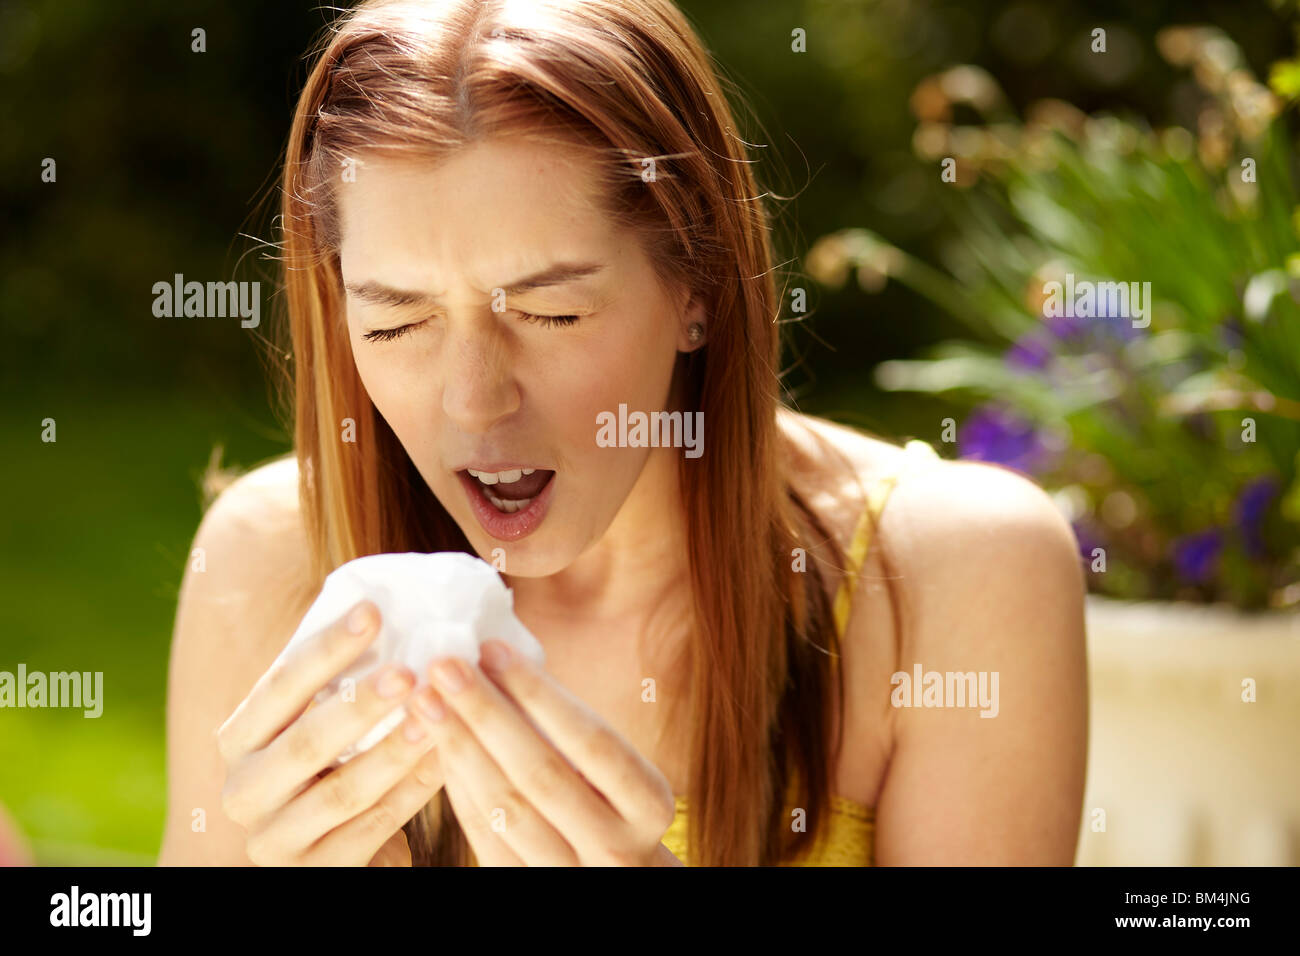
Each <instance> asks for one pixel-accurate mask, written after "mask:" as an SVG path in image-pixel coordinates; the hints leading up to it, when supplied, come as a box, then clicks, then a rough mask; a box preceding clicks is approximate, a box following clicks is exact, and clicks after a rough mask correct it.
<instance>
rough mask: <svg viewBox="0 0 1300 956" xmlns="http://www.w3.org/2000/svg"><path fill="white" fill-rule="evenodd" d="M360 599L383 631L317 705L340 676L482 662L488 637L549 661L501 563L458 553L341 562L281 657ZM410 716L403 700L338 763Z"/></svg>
mask: <svg viewBox="0 0 1300 956" xmlns="http://www.w3.org/2000/svg"><path fill="white" fill-rule="evenodd" d="M362 600H370V601H373V602H374V603H375V605H376V606H377V607H378V608H379V613H380V616H381V618H382V623H381V625H380V629H379V635H378V636H377V637H376V638H375V639H374V640H373V641H372V642H371V644H370V645H369V647H367V648H366V651H365V653H364V654H362V655H361V656H360V657H359V658H358V659H357V660H356V662H355V663H354V664H352V666H350V667H349V668H347V669H346V670H344V671H342V672H340V673H339V674H338V675H337V676H336V677H335V678H334V679H333V680H332V681H330V683H329V684H327V685H326V686H325V687H323V688H322V689H321V690H320V692H319V693H317V695H316V698H315V701H316V703H318V704H319V703H323V702H324V701H325V700H326V699H328V698H329V697H331V696H333V695H334V694H335V693H337V692H338V690H339V688H340V687H341V686H342V683H343V681H345V680H348V679H351V680H352V681H354V684H353V686H354V687H355V686H356V685H357V684H359V683H360V682H361V681H362V680H364V679H365V677H366V675H368V674H370V673H373V672H374V671H376V670H378V669H379V668H380V667H383V666H384V665H386V664H390V663H400V664H404V665H406V666H407V667H409V668H411V670H413V671H414V672H415V675H416V678H417V680H419V681H420V682H422V683H423V682H425V681H427V676H426V670H427V668H428V665H429V662H430V661H432V660H433V659H434V658H437V657H459V658H461V659H463V660H465V661H468V662H469V663H470V664H478V662H479V646H480V645H481V644H482V642H483V641H488V640H500V641H504V642H505V643H507V644H509V645H510V647H511V648H512V649H513V650H514V651H515V652H516V653H518V654H519V655H521V656H522V657H524V658H525V659H527V660H531V661H533V662H534V663H536V664H538V665H544V664H545V655H544V654H543V652H542V645H541V644H540V643H538V641H537V638H535V637H534V636H533V635H532V634H531V633H530V632H529V630H528V629H527V628H526V627H524V625H523V624H522V623H520V621H519V619H518V618H517V617H515V612H514V595H513V594H512V593H511V591H510V589H509V588H507V587H506V585H505V582H504V581H502V580H501V577H500V575H498V574H497V572H496V569H495V568H493V567H492V565H490V564H488V563H487V562H486V561H483V560H481V559H480V558H476V557H474V556H473V555H470V554H465V553H463V552H459V551H448V552H437V553H434V554H424V553H420V552H406V553H402V554H371V555H366V556H365V557H361V558H356V559H355V560H352V561H349V562H347V563H346V564H342V565H340V566H339V567H338V568H336V569H335V570H334V571H333V572H331V573H330V574H329V576H328V577H326V578H325V584H324V586H323V587H322V588H321V593H320V594H319V595H318V596H317V598H316V600H315V601H314V602H313V603H312V605H311V607H310V608H308V609H307V613H306V614H305V615H303V618H302V621H301V622H300V623H299V624H298V628H297V630H295V631H294V634H293V637H291V638H290V639H289V643H288V644H286V645H285V648H284V650H283V651H281V652H280V653H281V656H284V655H285V654H287V653H288V652H289V651H290V649H291V648H293V647H295V646H296V645H298V644H300V643H301V642H303V641H305V640H307V639H308V638H310V637H312V636H314V635H315V634H317V633H319V632H320V631H322V630H324V629H325V628H328V627H330V626H332V625H333V624H335V623H336V622H337V621H338V620H339V619H340V618H341V617H343V615H344V614H346V613H347V612H348V611H349V610H350V609H351V608H352V607H353V606H354V605H355V604H356V603H357V602H358V601H362ZM405 714H406V709H405V706H404V705H399V706H398V707H396V708H395V709H394V710H393V711H392V713H390V714H388V715H387V716H386V717H385V718H384V719H383V720H382V721H381V722H380V723H378V724H376V725H375V726H374V728H373V729H371V730H370V731H368V732H367V733H366V734H365V735H364V736H362V737H361V738H360V739H359V740H357V742H356V743H355V744H353V745H351V746H350V747H348V748H347V749H345V750H344V751H343V752H342V753H340V754H339V755H338V757H337V758H336V760H335V762H334V765H335V766H339V765H341V764H343V763H345V762H346V761H348V760H350V759H351V758H353V757H355V756H357V755H358V754H360V753H363V752H364V751H366V750H369V749H370V748H371V747H373V746H374V745H375V744H377V743H378V742H379V741H380V740H382V739H383V738H384V737H385V736H387V735H388V734H389V733H390V732H392V731H393V730H394V729H395V728H397V727H398V726H399V725H400V724H401V723H402V720H403V719H404V717H405Z"/></svg>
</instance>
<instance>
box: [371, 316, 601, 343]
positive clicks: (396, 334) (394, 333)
mask: <svg viewBox="0 0 1300 956" xmlns="http://www.w3.org/2000/svg"><path fill="white" fill-rule="evenodd" d="M519 317H520V318H521V319H523V320H524V321H525V322H540V323H541V325H542V327H543V328H551V327H552V326H556V325H559V326H566V325H573V324H574V323H575V322H577V321H578V319H579V316H576V315H534V314H533V313H531V312H520V313H519ZM423 324H424V322H423V321H421V322H411V323H408V324H407V325H399V326H397V327H396V328H392V329H374V330H373V331H370V332H366V333H364V334H363V335H362V336H361V337H362V338H363V339H365V340H366V341H367V342H391V341H393V339H397V338H401V337H402V336H403V335H405V334H406V333H407V332H409V331H411V330H412V329H414V328H418V327H419V326H421V325H423Z"/></svg>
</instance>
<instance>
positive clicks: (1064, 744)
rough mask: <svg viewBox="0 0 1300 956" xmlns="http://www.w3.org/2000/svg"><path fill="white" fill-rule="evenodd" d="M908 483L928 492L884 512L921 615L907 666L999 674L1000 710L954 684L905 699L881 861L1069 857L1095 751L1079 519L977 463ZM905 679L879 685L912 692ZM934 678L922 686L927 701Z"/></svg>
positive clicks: (881, 825) (1009, 861) (909, 632)
mask: <svg viewBox="0 0 1300 956" xmlns="http://www.w3.org/2000/svg"><path fill="white" fill-rule="evenodd" d="M894 495H896V496H916V497H915V498H914V499H913V500H914V501H918V502H919V501H921V500H924V501H925V502H928V503H929V505H928V507H899V505H900V504H901V502H900V501H898V500H891V502H890V505H889V507H888V508H886V509H885V519H884V530H885V533H886V534H887V535H888V536H889V538H890V539H891V540H892V541H894V542H895V543H896V545H897V546H898V548H899V551H900V553H901V554H902V555H903V557H902V560H901V562H900V573H902V574H903V576H904V580H903V581H902V582H901V583H902V584H903V590H904V592H905V593H906V595H907V601H908V605H909V607H908V612H907V613H908V614H909V615H910V617H909V618H908V619H907V620H910V626H909V627H908V628H907V629H906V631H905V637H904V643H903V648H902V656H901V660H900V661H899V664H898V668H899V671H900V672H906V673H907V675H908V678H909V679H911V678H913V677H914V675H915V668H916V665H917V664H919V665H921V668H922V671H923V672H932V671H933V672H939V673H946V672H954V673H962V674H965V673H971V672H973V673H974V674H975V675H976V679H977V681H978V679H979V677H980V675H981V674H982V675H983V676H984V679H985V682H986V683H985V688H986V690H988V691H990V692H991V691H992V689H993V687H994V686H995V685H993V683H992V678H993V675H995V674H996V675H997V684H996V689H997V694H996V697H995V698H994V702H995V706H996V716H988V717H983V716H981V710H984V711H986V712H988V713H990V714H992V713H994V709H993V706H985V707H981V706H980V705H979V704H978V703H977V704H976V706H969V703H970V702H969V701H968V706H965V707H959V706H952V705H953V704H954V703H955V702H956V701H955V700H954V699H953V698H952V697H951V696H948V697H946V698H945V704H946V706H942V707H926V706H912V707H894V708H891V709H892V719H893V722H894V752H893V756H892V760H891V762H890V766H889V769H888V771H887V775H886V779H885V783H884V786H883V789H882V792H881V797H880V801H879V805H878V807H877V837H876V839H877V844H876V858H877V861H878V862H879V863H880V864H883V865H889V864H895V865H897V864H902V865H1058V866H1060V865H1065V866H1068V865H1070V864H1072V862H1073V860H1074V853H1075V844H1076V840H1077V838H1078V830H1079V823H1080V813H1081V811H1082V800H1083V785H1084V773H1085V764H1086V752H1087V677H1086V668H1085V644H1084V611H1083V607H1084V604H1083V599H1084V593H1085V586H1084V581H1083V574H1082V571H1081V567H1080V562H1079V558H1078V555H1077V546H1076V545H1075V542H1074V537H1073V533H1072V531H1071V529H1070V527H1069V524H1068V522H1066V520H1065V519H1064V518H1063V517H1062V516H1061V515H1060V514H1059V513H1058V512H1057V510H1056V508H1055V507H1054V506H1053V504H1052V502H1051V499H1050V498H1048V496H1047V495H1046V494H1045V493H1044V492H1043V491H1042V490H1041V489H1039V488H1038V487H1037V486H1036V485H1034V484H1033V483H1032V482H1030V481H1029V480H1028V479H1026V478H1023V477H1021V476H1019V475H1016V474H1014V473H1012V472H1010V471H1007V470H1004V469H1001V468H998V467H995V466H991V465H985V464H979V463H971V462H959V463H950V464H945V465H940V466H936V467H934V468H932V469H927V470H926V471H924V472H918V473H914V474H913V475H912V476H911V477H910V479H909V480H908V481H907V482H905V483H902V484H900V485H899V487H898V488H897V489H896V490H895V492H894ZM940 502H942V504H938V503H940ZM947 683H948V682H947V680H945V684H947ZM904 690H905V687H904V685H903V683H902V682H901V681H900V682H899V683H898V684H897V685H894V686H891V687H890V688H888V689H887V690H886V691H881V689H879V688H873V689H872V691H871V692H872V693H873V694H876V693H882V692H892V693H893V694H894V695H896V699H898V700H900V701H901V700H904V699H908V698H904V697H903V696H902V695H903V691H904ZM923 691H924V687H912V688H911V699H912V700H913V702H921V703H924V700H923V697H922V692H923ZM990 696H991V695H990ZM932 699H933V698H932Z"/></svg>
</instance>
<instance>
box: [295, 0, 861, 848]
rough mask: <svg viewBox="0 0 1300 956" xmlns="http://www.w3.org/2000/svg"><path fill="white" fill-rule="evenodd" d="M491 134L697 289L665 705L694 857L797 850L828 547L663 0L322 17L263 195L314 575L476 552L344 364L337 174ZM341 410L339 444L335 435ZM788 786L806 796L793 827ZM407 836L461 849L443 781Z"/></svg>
mask: <svg viewBox="0 0 1300 956" xmlns="http://www.w3.org/2000/svg"><path fill="white" fill-rule="evenodd" d="M511 17H520V18H522V19H518V20H515V19H511ZM497 134H513V135H524V136H529V137H533V138H534V139H537V140H541V141H549V142H553V143H564V144H566V145H573V146H576V147H578V148H580V149H582V150H585V151H586V153H585V154H586V155H590V156H591V157H592V158H593V159H594V160H595V161H596V164H597V168H598V169H600V170H601V175H602V177H603V180H602V184H603V186H604V195H605V197H606V199H607V212H608V214H609V215H610V216H611V217H614V219H615V220H616V221H617V222H619V223H620V224H622V225H624V226H625V227H627V228H630V229H633V230H635V234H636V235H637V236H639V237H640V239H641V241H642V242H643V243H644V247H645V249H646V250H647V252H648V253H649V255H650V258H651V260H652V261H653V262H654V263H655V266H656V268H657V269H658V270H660V274H661V275H662V276H663V277H665V278H667V279H669V280H671V281H673V282H676V283H681V284H682V285H683V286H685V287H688V288H689V289H690V290H691V291H693V292H694V293H696V294H697V295H701V296H703V297H704V299H705V301H706V313H705V314H706V315H707V316H708V322H709V324H708V344H707V347H705V348H704V349H701V350H700V351H698V352H695V353H692V354H691V355H689V356H683V357H682V363H683V367H682V368H681V369H680V370H679V373H680V374H681V375H682V376H683V380H684V383H685V391H686V396H685V400H686V402H687V403H688V404H687V406H686V409H687V410H689V411H701V412H703V414H704V417H705V419H706V420H707V422H708V424H709V434H710V439H709V446H708V449H707V451H706V452H705V454H704V455H703V456H702V457H700V458H698V459H694V460H688V459H686V458H685V457H684V456H683V458H682V466H681V487H682V489H683V495H684V500H685V508H686V515H687V520H688V527H687V529H686V530H687V539H688V541H689V551H690V554H689V567H690V586H691V589H692V594H693V607H694V621H693V622H692V634H691V639H690V642H689V648H690V650H689V658H690V659H689V661H688V666H689V673H690V675H691V682H690V686H691V692H690V695H689V699H686V700H683V701H677V702H673V703H674V705H675V706H672V707H670V710H669V716H670V718H671V720H672V721H674V722H675V721H679V720H685V721H689V724H688V725H687V726H689V728H690V747H691V751H690V758H691V764H690V765H691V767H692V774H691V779H690V784H689V790H688V793H687V799H688V800H689V804H690V807H691V815H690V822H689V827H688V834H687V841H688V846H689V848H690V849H689V860H690V862H691V863H692V864H694V865H706V866H708V865H763V864H772V863H777V862H784V861H789V860H791V859H793V858H794V857H796V856H797V855H798V854H800V853H803V852H805V851H806V850H807V849H808V848H809V847H810V846H811V843H812V842H813V840H814V839H815V838H816V835H817V833H818V832H819V828H820V827H821V826H822V825H824V823H825V821H826V819H827V816H828V813H829V805H830V794H831V788H832V779H831V772H832V768H833V766H834V761H835V756H836V754H837V753H838V750H839V746H840V740H839V736H840V727H841V721H840V720H839V719H837V714H836V713H835V710H834V708H835V707H842V701H843V689H842V686H840V685H841V682H840V681H837V680H836V679H835V678H836V677H837V675H839V673H840V670H839V669H838V668H833V667H832V657H833V656H835V655H838V646H837V641H836V634H835V629H834V627H833V624H832V615H831V607H830V601H829V599H828V595H827V590H826V578H825V576H824V574H823V571H822V570H821V568H820V567H819V565H818V562H817V561H812V560H810V561H808V562H807V570H806V572H804V573H800V572H799V571H798V570H796V569H795V567H794V563H793V559H792V555H794V553H795V549H796V548H800V547H802V548H805V549H806V550H807V551H808V552H809V554H810V555H812V554H825V553H826V550H825V549H826V547H827V546H829V548H830V549H831V550H830V557H829V565H828V566H839V565H840V564H841V562H842V556H841V554H840V551H839V549H838V548H836V547H835V545H834V542H833V540H832V539H831V537H830V535H829V534H828V533H827V532H826V529H825V528H824V527H823V526H822V525H821V523H820V522H819V521H818V520H817V519H816V517H815V516H814V515H813V514H812V512H811V511H810V509H809V508H808V507H807V506H806V504H805V503H804V501H803V499H802V498H801V496H800V495H799V494H798V493H797V492H796V491H795V490H794V489H793V488H792V487H791V485H790V482H789V480H788V479H787V477H786V473H787V472H786V465H785V462H784V459H783V455H782V452H781V447H780V444H779V434H778V423H777V409H778V407H779V402H780V396H779V388H780V384H779V359H780V342H779V332H778V330H779V324H778V322H777V318H778V314H779V312H780V308H779V300H778V298H777V293H776V288H775V283H774V279H773V268H772V252H771V248H770V237H769V227H768V214H767V211H766V210H765V207H764V203H763V198H762V196H760V193H759V190H758V188H757V186H756V183H755V179H754V176H753V174H752V172H751V169H750V159H749V157H748V155H747V152H746V148H745V144H744V143H743V142H742V141H741V139H740V138H739V137H738V136H737V134H736V127H735V124H734V122H733V119H732V114H731V110H730V107H729V105H728V102H727V99H726V97H725V96H724V95H723V90H722V87H721V85H720V83H719V82H718V78H717V76H716V74H715V72H714V70H713V67H712V65H711V63H710V59H709V57H708V55H707V53H706V52H705V50H704V48H703V47H702V45H701V43H700V41H699V39H698V38H697V36H696V35H695V33H694V31H693V30H692V28H691V26H690V25H689V23H688V22H687V20H686V18H685V17H684V16H683V15H682V13H681V12H680V11H679V10H678V9H677V8H676V7H675V6H674V5H673V4H672V3H671V2H669V0H565V2H562V3H561V2H554V3H552V2H547V0H539V2H536V3H530V4H527V5H520V4H509V5H507V4H504V3H498V2H492V0H487V2H484V0H388V2H384V0H380V2H366V3H362V4H361V5H360V6H358V7H357V8H356V9H355V10H353V11H351V12H349V13H348V14H346V15H345V16H344V17H342V19H341V20H340V21H339V22H338V23H336V24H334V25H333V26H332V27H331V28H330V29H329V31H328V32H327V34H326V36H325V37H324V40H323V42H322V48H321V49H320V50H319V51H318V58H317V59H316V61H315V65H314V67H313V69H312V71H311V74H310V76H309V77H308V79H307V83H306V87H305V89H304V90H303V92H302V95H301V98H300V99H299V101H298V105H297V109H296V110H295V112H294V117H293V128H292V133H291V136H290V140H289V145H288V151H287V155H286V163H285V169H284V179H283V189H282V206H281V211H282V217H283V218H282V226H283V255H284V263H285V285H286V299H287V308H288V313H289V320H290V322H289V324H290V331H291V335H292V357H293V407H294V439H295V445H296V451H297V455H298V462H299V473H300V481H301V487H300V493H301V503H302V511H303V515H304V519H305V522H306V528H307V533H308V537H309V540H310V542H311V545H312V555H313V562H314V564H313V573H314V575H315V579H316V580H317V581H318V582H323V580H324V577H325V575H326V574H328V573H329V572H330V571H331V570H333V569H334V568H335V567H337V566H338V565H340V564H342V563H343V562H345V561H348V560H351V559H352V558H356V557H359V556H361V555H366V554H374V553H379V552H391V551H446V550H460V551H470V550H471V549H470V547H469V544H468V542H467V540H466V538H465V536H464V535H463V534H462V533H461V531H460V529H459V528H458V527H457V525H456V524H455V522H454V521H453V520H452V519H451V518H450V516H449V515H448V514H447V512H446V511H445V509H443V507H442V506H441V504H440V503H439V502H438V500H437V498H435V497H434V495H433V493H432V492H431V491H430V490H429V488H428V486H427V485H426V484H425V483H424V481H423V480H422V479H421V477H420V475H419V474H418V472H417V471H416V469H415V467H414V465H413V464H412V462H411V461H410V459H409V457H408V456H407V454H406V452H405V450H404V449H403V447H402V446H401V444H400V442H398V440H397V439H396V437H395V436H394V434H393V433H392V431H391V430H390V429H389V428H388V426H387V424H386V423H385V422H384V420H383V418H382V417H381V416H379V415H378V414H377V413H376V412H375V410H374V408H373V406H372V405H371V403H370V401H369V399H368V397H367V395H366V393H365V390H364V389H363V387H362V384H361V381H360V379H359V377H358V375H357V372H356V369H355V368H354V366H353V363H352V359H351V353H350V350H349V347H348V343H347V340H346V326H345V320H344V311H343V307H344V306H343V298H342V282H341V278H340V272H339V262H338V255H337V248H338V241H339V236H338V218H337V211H336V208H335V201H334V200H335V193H334V191H335V190H336V189H337V188H339V184H340V182H341V175H340V173H341V170H342V169H343V168H344V167H343V164H344V163H346V162H347V161H348V160H349V159H353V158H355V157H357V156H358V155H360V154H362V153H387V154H395V155H403V156H409V157H411V158H413V159H419V160H425V161H429V162H436V161H437V160H438V158H439V157H440V156H444V155H446V154H447V153H448V152H449V151H452V150H455V149H458V148H460V147H462V146H464V145H465V144H466V143H468V142H470V141H471V140H473V139H475V138H478V137H486V136H492V135H497ZM648 159H653V160H654V169H655V175H654V176H653V178H650V177H646V178H643V172H644V170H646V169H647V168H649V165H648V164H647V163H646V162H644V161H645V160H648ZM648 179H649V181H647V180H648ZM345 418H352V419H353V420H354V421H355V422H356V426H357V427H356V438H357V440H356V441H355V442H347V443H344V442H341V441H340V440H339V429H340V423H341V422H342V421H343V419H345ZM833 685H834V686H833ZM676 705H681V706H676ZM683 707H684V708H685V709H682V708H683ZM672 726H674V727H676V726H679V725H678V724H677V723H672ZM832 728H834V734H835V738H836V739H835V740H834V741H830V740H828V737H829V736H830V735H831V733H832ZM787 800H789V801H790V803H791V804H792V805H793V806H797V807H801V808H803V809H804V810H806V811H807V820H808V823H809V827H808V829H807V831H806V832H805V831H802V830H800V831H798V832H794V830H793V828H792V827H791V826H790V821H789V818H788V817H787V815H786V801H787ZM406 830H407V835H408V839H409V842H410V844H411V848H412V854H413V859H414V861H415V862H416V863H417V864H418V863H434V864H463V863H465V862H467V860H468V846H467V844H466V841H465V838H464V834H463V832H461V830H460V828H459V826H458V825H457V824H456V821H455V816H454V814H453V813H452V812H451V809H450V805H449V803H448V801H447V798H446V794H445V793H443V794H440V796H439V798H438V800H436V801H434V802H432V803H430V804H429V806H428V807H426V809H425V810H424V811H423V812H422V813H421V814H419V815H417V817H416V818H415V819H413V820H412V821H411V822H410V823H408V824H407V826H406Z"/></svg>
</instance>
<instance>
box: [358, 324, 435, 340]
mask: <svg viewBox="0 0 1300 956" xmlns="http://www.w3.org/2000/svg"><path fill="white" fill-rule="evenodd" d="M423 324H424V323H423V322H411V323H409V324H407V325H399V326H397V328H394V329H375V330H374V331H372V332H366V333H365V334H364V335H362V336H361V337H362V338H363V339H365V340H366V341H367V342H391V341H392V340H393V339H396V338H400V337H401V336H403V335H405V334H406V333H407V332H409V331H411V329H413V328H415V327H416V326H418V325H423Z"/></svg>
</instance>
